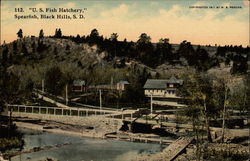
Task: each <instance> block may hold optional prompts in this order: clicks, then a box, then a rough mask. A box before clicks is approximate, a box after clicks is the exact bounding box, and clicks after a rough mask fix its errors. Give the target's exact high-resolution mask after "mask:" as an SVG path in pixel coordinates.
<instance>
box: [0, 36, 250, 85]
mask: <svg viewBox="0 0 250 161" xmlns="http://www.w3.org/2000/svg"><path fill="white" fill-rule="evenodd" d="M103 41H104V42H105V40H103ZM116 43H118V44H119V43H121V42H116ZM99 44H100V42H99ZM186 44H187V45H188V43H186ZM181 45H183V44H180V45H178V44H172V50H173V51H172V53H173V54H175V55H178V54H177V53H175V52H177V51H179V50H181ZM184 45H185V43H184ZM103 46H104V45H103V44H101V45H98V43H97V45H93V44H90V43H87V42H85V43H84V42H82V43H79V42H76V41H74V39H65V38H53V37H45V38H42V39H39V38H37V37H25V38H22V39H18V40H15V41H13V42H12V43H9V44H4V45H2V46H1V51H0V53H1V54H0V56H1V57H0V59H1V62H2V65H4V66H7V67H8V71H12V73H14V74H15V75H17V76H18V77H19V78H20V82H21V83H20V84H21V87H20V88H25V87H26V86H27V84H28V83H30V82H33V83H34V86H36V87H41V81H42V80H43V79H44V77H45V73H46V71H48V70H49V69H50V68H52V67H55V66H57V67H59V69H60V70H61V72H62V73H64V80H65V81H66V82H69V83H70V82H71V83H72V81H73V80H75V79H83V80H86V82H87V84H92V85H93V84H109V83H110V81H111V78H112V79H113V82H114V83H116V82H118V81H120V80H128V81H130V82H136V80H138V79H139V77H141V78H140V81H139V86H143V84H144V82H145V81H146V79H147V78H169V77H171V76H172V75H175V76H177V77H182V76H183V75H188V74H190V73H195V72H196V71H197V70H199V68H197V65H199V66H201V67H203V66H208V67H209V68H208V73H209V72H210V73H219V74H217V75H220V73H224V74H227V75H230V72H232V68H233V64H234V60H229V63H227V64H226V63H225V62H224V61H225V60H226V59H227V58H224V57H222V56H216V50H217V49H216V47H208V46H207V47H198V46H193V49H194V50H198V49H197V48H201V49H202V50H203V49H204V50H208V53H209V55H210V56H209V57H208V58H205V59H209V60H210V59H211V60H213V61H214V60H215V58H216V61H217V63H219V65H218V64H217V65H212V64H211V63H210V65H207V63H209V62H207V61H208V60H203V59H204V58H202V57H201V58H200V60H199V61H197V62H198V63H199V64H197V65H192V64H190V60H192V59H194V58H192V55H191V56H190V60H189V57H188V56H179V57H178V58H175V57H176V56H175V57H173V58H172V59H171V60H169V59H168V58H166V61H165V62H163V63H158V64H155V65H154V67H149V66H148V65H147V63H145V62H142V61H141V58H138V57H135V56H133V57H132V56H130V55H131V51H130V52H129V51H128V55H119V54H117V56H112V51H109V50H108V47H106V48H104V47H103ZM154 46H155V44H154ZM156 46H157V45H156ZM121 48H122V46H121ZM128 48H132V49H134V50H135V51H134V53H136V52H138V51H137V50H139V49H137V46H136V44H134V45H132V47H128ZM184 49H185V48H184ZM116 50H117V51H119V50H120V49H118V48H116ZM155 50H156V51H157V48H156V49H155ZM185 52H186V51H185V50H183V55H185ZM202 52H203V51H202ZM202 52H201V53H202ZM134 53H132V54H134ZM139 55H140V53H139ZM144 57H145V59H146V57H147V55H145V54H144ZM154 57H157V55H156V56H154ZM142 58H143V57H142ZM197 59H199V58H197ZM247 59H249V55H247ZM216 61H215V62H216ZM247 62H248V64H249V60H248V61H247ZM191 63H192V62H191ZM225 64H226V65H225ZM247 70H248V71H249V69H248V67H247ZM236 76H237V75H236Z"/></svg>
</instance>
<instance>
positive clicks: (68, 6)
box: [59, 2, 76, 8]
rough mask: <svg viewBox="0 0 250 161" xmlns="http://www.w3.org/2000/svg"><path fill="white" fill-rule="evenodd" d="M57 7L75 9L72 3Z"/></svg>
mask: <svg viewBox="0 0 250 161" xmlns="http://www.w3.org/2000/svg"><path fill="white" fill-rule="evenodd" d="M59 7H65V8H74V7H76V4H75V3H74V2H68V3H65V4H62V5H60V6H59Z"/></svg>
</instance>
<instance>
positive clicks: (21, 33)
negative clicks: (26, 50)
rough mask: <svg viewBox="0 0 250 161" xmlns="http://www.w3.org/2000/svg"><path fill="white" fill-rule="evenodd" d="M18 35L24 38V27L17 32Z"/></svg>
mask: <svg viewBox="0 0 250 161" xmlns="http://www.w3.org/2000/svg"><path fill="white" fill-rule="evenodd" d="M17 37H18V38H20V39H21V38H23V31H22V29H19V31H18V32H17Z"/></svg>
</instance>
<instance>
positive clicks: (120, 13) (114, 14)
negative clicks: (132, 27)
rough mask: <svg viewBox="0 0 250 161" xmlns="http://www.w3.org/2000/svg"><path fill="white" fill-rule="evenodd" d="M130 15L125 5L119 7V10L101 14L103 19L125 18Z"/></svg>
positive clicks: (115, 9)
mask: <svg viewBox="0 0 250 161" xmlns="http://www.w3.org/2000/svg"><path fill="white" fill-rule="evenodd" d="M127 13H128V6H127V5H125V4H121V5H119V6H118V7H117V8H113V9H111V10H107V11H103V12H101V16H103V17H117V16H125V15H126V14H127Z"/></svg>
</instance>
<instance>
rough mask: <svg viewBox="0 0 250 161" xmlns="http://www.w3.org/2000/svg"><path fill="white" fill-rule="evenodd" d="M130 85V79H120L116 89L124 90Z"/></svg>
mask: <svg viewBox="0 0 250 161" xmlns="http://www.w3.org/2000/svg"><path fill="white" fill-rule="evenodd" d="M128 85H129V82H128V81H120V82H118V83H117V84H116V89H117V90H121V91H124V90H125V89H126V88H127V86H128Z"/></svg>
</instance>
